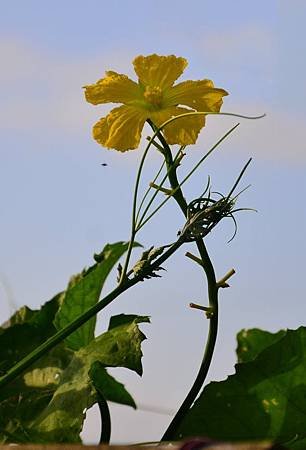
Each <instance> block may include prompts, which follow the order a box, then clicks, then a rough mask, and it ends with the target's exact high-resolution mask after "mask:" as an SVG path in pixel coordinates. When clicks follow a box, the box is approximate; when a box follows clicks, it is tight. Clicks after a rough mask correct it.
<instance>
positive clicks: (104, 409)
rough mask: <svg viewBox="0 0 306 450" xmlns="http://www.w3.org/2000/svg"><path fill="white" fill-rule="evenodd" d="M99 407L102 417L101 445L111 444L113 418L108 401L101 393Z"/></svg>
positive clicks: (98, 393)
mask: <svg viewBox="0 0 306 450" xmlns="http://www.w3.org/2000/svg"><path fill="white" fill-rule="evenodd" d="M97 396H98V405H99V410H100V416H101V434H100V441H99V445H102V444H109V441H110V437H111V416H110V412H109V407H108V404H107V401H106V400H105V398H104V397H103V395H102V394H101V393H100V392H97Z"/></svg>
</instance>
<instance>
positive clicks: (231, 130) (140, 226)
mask: <svg viewBox="0 0 306 450" xmlns="http://www.w3.org/2000/svg"><path fill="white" fill-rule="evenodd" d="M239 125H240V124H239V123H237V124H236V125H234V126H233V127H232V128H231V129H230V130H228V131H227V132H226V133H225V134H224V135H223V136H222V137H221V138H220V139H219V140H218V141H217V142H216V143H215V144H214V145H213V146H212V147H211V148H210V150H209V151H208V152H207V153H206V154H205V155H204V156H203V157H202V158H201V159H200V161H199V162H198V163H197V164H196V165H195V166H194V168H193V169H192V170H191V171H190V172H189V173H188V174H187V175H186V177H185V178H184V179H183V181H182V182H181V183H180V184H178V185H177V186H176V187H175V188H174V189H173V192H172V195H171V196H169V197H167V198H166V199H165V200H163V201H162V202H161V203H160V204H159V205H158V206H157V207H156V208H155V209H154V210H153V211H152V213H151V214H150V215H149V216H148V217H147V218H146V219H145V220H143V218H142V221H141V223H139V224H138V225H137V227H136V232H138V231H139V230H140V229H141V228H142V227H143V226H144V225H145V224H146V223H147V222H148V221H149V220H150V219H151V218H152V217H153V216H154V215H155V214H156V213H157V212H158V210H159V209H160V208H161V207H162V206H164V204H165V203H166V202H168V201H169V199H170V198H171V197H172V196H173V194H175V193H176V192H177V191H178V190H179V189H181V186H183V184H184V183H186V181H187V180H188V179H189V178H190V177H191V175H193V173H194V172H195V171H196V170H197V169H198V168H199V166H200V165H201V164H202V163H203V162H204V161H205V159H206V158H208V156H209V155H210V154H211V153H212V152H213V151H214V150H215V149H216V148H217V147H218V146H219V145H220V144H221V143H222V142H223V141H224V140H225V139H226V138H227V137H228V136H229V135H230V134H231V133H232V132H233V131H234V130H235V129H236V128H237V127H238V126H239ZM159 130H160V129H158V131H159ZM158 131H156V133H158ZM167 173H168V172H167Z"/></svg>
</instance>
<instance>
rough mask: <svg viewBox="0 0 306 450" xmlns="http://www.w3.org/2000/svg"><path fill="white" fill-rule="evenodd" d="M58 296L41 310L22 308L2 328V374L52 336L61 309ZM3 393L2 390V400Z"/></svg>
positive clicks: (0, 349) (0, 392)
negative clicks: (54, 323) (59, 308)
mask: <svg viewBox="0 0 306 450" xmlns="http://www.w3.org/2000/svg"><path fill="white" fill-rule="evenodd" d="M60 295H61V294H57V295H56V296H55V297H53V298H52V299H51V300H50V301H48V302H47V303H45V304H44V305H43V306H42V307H41V309H39V310H31V309H30V308H27V307H22V308H21V309H20V310H18V311H17V312H16V313H15V314H14V315H13V316H12V317H11V319H9V320H8V321H7V322H5V323H4V324H2V326H1V328H0V372H2V373H4V372H6V371H7V370H8V369H10V368H11V367H12V366H13V365H14V364H16V363H17V362H18V361H20V360H21V359H22V358H23V357H24V356H26V355H27V354H28V353H30V352H31V351H33V350H34V349H35V348H36V347H38V346H39V345H40V344H41V343H43V342H45V341H46V340H47V339H48V338H49V337H50V336H52V335H53V334H54V333H55V332H56V329H55V327H54V325H53V323H52V321H53V319H54V316H55V313H56V311H57V310H58V307H59V300H60ZM2 396H3V392H2V391H1V390H0V399H1V398H2Z"/></svg>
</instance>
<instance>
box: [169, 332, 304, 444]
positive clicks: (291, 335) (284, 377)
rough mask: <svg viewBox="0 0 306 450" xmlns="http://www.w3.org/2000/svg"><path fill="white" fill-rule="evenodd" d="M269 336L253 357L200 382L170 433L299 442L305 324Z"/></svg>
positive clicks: (301, 416) (302, 432) (300, 433)
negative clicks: (273, 337) (279, 335)
mask: <svg viewBox="0 0 306 450" xmlns="http://www.w3.org/2000/svg"><path fill="white" fill-rule="evenodd" d="M263 336H264V334H263ZM263 336H262V338H263ZM257 337H258V336H257ZM268 341H269V343H268V346H266V348H265V349H264V350H263V351H262V352H260V353H259V354H258V355H257V357H255V359H253V360H251V361H249V362H247V363H241V364H237V365H236V373H235V375H231V376H229V377H228V379H227V380H225V381H221V382H218V383H217V382H213V383H210V384H209V385H208V386H206V387H205V388H204V390H203V393H202V394H201V395H200V397H199V399H198V400H197V401H196V402H195V404H194V406H193V407H192V408H191V409H190V411H189V413H188V414H187V415H186V417H185V418H184V420H183V422H182V424H181V426H180V428H179V430H178V431H177V433H176V436H175V437H174V438H178V439H181V438H185V437H187V436H198V435H205V436H209V437H212V438H217V439H220V440H225V441H226V440H229V441H231V440H233V441H236V440H245V441H248V440H253V439H258V440H260V439H271V440H274V441H277V442H280V443H284V444H286V445H287V446H288V448H292V449H301V448H303V447H301V446H300V445H301V442H305V439H306V384H305V380H306V328H304V327H301V328H299V329H298V330H295V331H293V330H288V331H286V332H284V336H283V337H282V338H280V339H279V340H277V341H276V342H275V343H274V344H272V345H270V343H271V336H269V337H268ZM261 344H262V342H261ZM261 344H260V345H261ZM261 346H262V347H265V346H264V345H261ZM289 443H290V444H289ZM293 443H294V444H293Z"/></svg>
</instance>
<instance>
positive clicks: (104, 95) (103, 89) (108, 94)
mask: <svg viewBox="0 0 306 450" xmlns="http://www.w3.org/2000/svg"><path fill="white" fill-rule="evenodd" d="M85 97H86V100H87V101H88V102H89V103H92V104H93V105H99V104H101V103H109V102H111V103H129V102H133V101H135V100H138V99H140V98H141V92H140V88H139V85H138V84H137V83H135V82H134V81H132V80H130V79H129V77H127V76H126V75H123V74H121V73H117V72H111V71H108V72H106V77H105V78H101V80H99V81H97V82H96V83H95V84H90V85H88V86H85Z"/></svg>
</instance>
